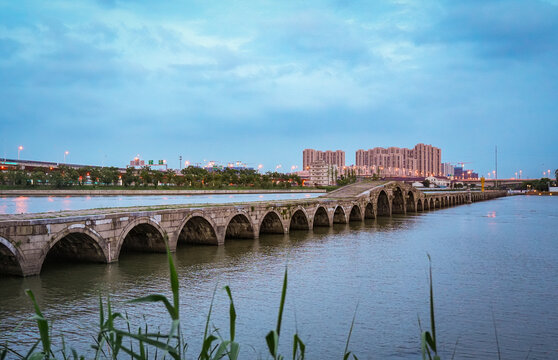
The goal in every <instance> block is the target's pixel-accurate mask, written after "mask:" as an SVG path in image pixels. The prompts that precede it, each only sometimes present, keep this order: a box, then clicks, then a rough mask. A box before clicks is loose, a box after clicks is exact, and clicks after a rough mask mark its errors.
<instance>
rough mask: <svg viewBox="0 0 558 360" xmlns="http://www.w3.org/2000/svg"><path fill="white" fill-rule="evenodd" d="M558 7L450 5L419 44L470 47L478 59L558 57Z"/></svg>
mask: <svg viewBox="0 0 558 360" xmlns="http://www.w3.org/2000/svg"><path fill="white" fill-rule="evenodd" d="M557 38H558V7H557V6H555V5H552V4H549V3H547V2H542V1H537V0H534V1H519V0H506V1H502V0H489V1H484V0H483V1H480V0H479V1H477V0H474V1H467V2H457V3H455V2H452V3H449V4H448V6H447V7H446V8H445V9H444V11H443V12H442V14H440V17H439V18H438V21H435V22H434V23H433V24H432V26H431V27H430V28H429V29H428V31H425V32H422V33H418V34H416V35H415V40H416V41H417V42H418V43H419V44H425V43H426V44H428V43H444V44H447V45H448V46H458V45H464V46H467V45H469V46H471V47H472V49H473V51H474V52H475V53H476V54H477V55H478V56H481V57H487V58H500V59H511V60H528V59H530V58H533V57H540V56H544V55H547V54H549V53H551V54H556V53H558V51H557V50H558V43H557V42H556V39H557Z"/></svg>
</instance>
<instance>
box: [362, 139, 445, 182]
mask: <svg viewBox="0 0 558 360" xmlns="http://www.w3.org/2000/svg"><path fill="white" fill-rule="evenodd" d="M356 167H357V168H360V169H362V170H363V171H364V173H367V174H379V175H380V176H424V177H426V176H442V175H443V173H442V150H441V149H439V148H437V147H434V146H432V145H425V144H417V145H415V147H414V148H413V149H406V148H398V147H389V148H387V149H386V148H381V147H376V148H374V149H370V150H357V152H356Z"/></svg>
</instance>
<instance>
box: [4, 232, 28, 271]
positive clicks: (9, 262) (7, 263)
mask: <svg viewBox="0 0 558 360" xmlns="http://www.w3.org/2000/svg"><path fill="white" fill-rule="evenodd" d="M24 260H25V259H24V257H23V255H22V254H21V252H20V251H19V249H18V248H17V247H15V246H14V245H13V244H12V243H11V242H10V241H9V240H8V239H5V238H3V237H2V236H0V274H7V275H20V276H23V270H22V268H21V265H22V264H23V262H24Z"/></svg>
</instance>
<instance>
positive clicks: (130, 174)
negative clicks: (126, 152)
mask: <svg viewBox="0 0 558 360" xmlns="http://www.w3.org/2000/svg"><path fill="white" fill-rule="evenodd" d="M137 182H138V177H137V175H136V169H134V168H133V167H129V168H126V172H125V173H124V174H123V175H122V184H124V186H126V187H128V186H130V185H132V183H137Z"/></svg>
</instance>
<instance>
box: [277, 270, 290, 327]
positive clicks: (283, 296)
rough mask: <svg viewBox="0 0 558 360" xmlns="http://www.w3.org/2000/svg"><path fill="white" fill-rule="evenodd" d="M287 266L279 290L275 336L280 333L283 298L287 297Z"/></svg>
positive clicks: (283, 305)
mask: <svg viewBox="0 0 558 360" xmlns="http://www.w3.org/2000/svg"><path fill="white" fill-rule="evenodd" d="M287 282H288V280H287V267H286V266H285V276H284V278H283V290H282V291H281V303H280V304H279V315H278V317H277V336H278V337H279V335H281V322H282V320H283V309H284V308H285V298H286V297H287Z"/></svg>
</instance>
